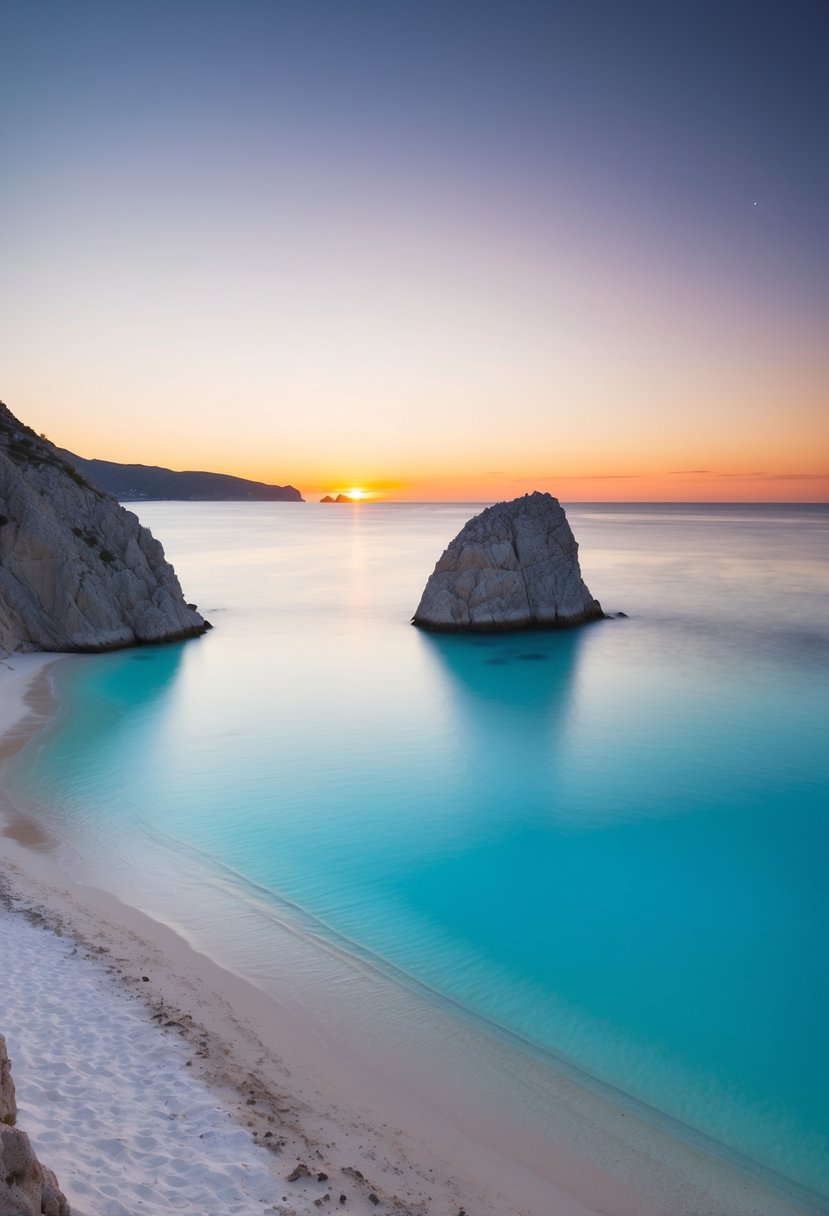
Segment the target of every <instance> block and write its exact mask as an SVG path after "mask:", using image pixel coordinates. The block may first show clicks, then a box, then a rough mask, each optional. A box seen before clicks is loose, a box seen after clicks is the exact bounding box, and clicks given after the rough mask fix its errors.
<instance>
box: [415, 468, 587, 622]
mask: <svg viewBox="0 0 829 1216" xmlns="http://www.w3.org/2000/svg"><path fill="white" fill-rule="evenodd" d="M602 616H604V613H603V612H602V609H601V605H600V604H599V602H598V600H594V599H593V597H592V596H591V594H590V592H589V591H588V589H587V587H586V586H585V584H584V582H583V581H582V577H581V570H580V568H579V559H578V545H577V544H576V540H575V538H574V536H573V533H572V531H571V530H570V525H569V524H568V522H567V518H566V516H565V514H564V508H563V507H562V506H561V504H560V503H559V501H558V499H556V498H553V496H552V495H551V494H542V493H539V492H538V491H536V492H535V493H533V494H525V495H524V497H523V498H516V499H514V500H513V501H512V502H499V503H496V504H495V506H492V507H488V508H487V509H486V510H485V511H482V512H481V514H480V515H476V516H474V517H473V518H472V519H470V520H469V522H468V523H466V524H465V525H464V527H463V528H462V529H461V531H460V532H459V533H458V535H457V536H456V537H455V539H454V540H453V541H451V542H450V544H449V546H448V548H447V549H446V550H445V551H444V553H443V554H442V556H441V557H440V559H439V561H438V563H437V565H436V566H435V569H434V573H433V574H432V575H431V576H430V578H429V581H428V582H427V584H426V588H425V590H424V592H423V596H422V598H421V601H420V604H419V605H418V608H417V611H416V612H415V615H414V617H413V623H414V624H415V625H420V626H422V627H423V628H425V629H436V630H443V631H448V632H456V631H460V630H475V631H480V632H486V631H490V632H493V631H497V630H504V629H528V628H539V627H543V628H557V627H563V626H570V625H578V624H581V623H583V622H585V621H592V620H595V619H597V618H599V617H602Z"/></svg>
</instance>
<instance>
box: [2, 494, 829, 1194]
mask: <svg viewBox="0 0 829 1216" xmlns="http://www.w3.org/2000/svg"><path fill="white" fill-rule="evenodd" d="M474 510H475V509H474V508H470V507H469V506H464V505H457V504H451V505H431V504H430V505H413V504H412V505H409V504H387V505H380V504H371V505H368V504H367V505H361V506H359V507H324V506H319V505H312V504H307V505H301V504H264V503H263V504H258V503H257V504H242V503H234V504H207V503H204V504H202V503H199V504H189V503H174V504H170V503H148V504H141V505H140V506H139V507H138V513H139V515H140V517H141V519H142V521H143V522H145V523H146V524H148V526H150V527H151V528H152V529H153V531H154V533H155V534H156V535H157V536H158V537H159V538H160V539H161V540H162V541H163V543H164V545H165V548H166V550H167V552H168V555H169V556H170V557H171V559H172V560H173V561H174V564H175V565H176V568H177V570H178V573H179V575H180V577H181V580H182V583H183V586H184V587H185V590H186V594H187V596H188V598H193V599H196V600H197V601H198V603H199V606H200V608H201V610H202V611H203V612H205V614H206V615H207V616H208V617H209V618H210V619H211V620H212V622H213V624H214V626H215V629H214V630H213V631H212V632H211V633H210V634H208V635H206V636H205V637H204V638H203V639H200V640H198V641H195V642H190V643H187V644H185V645H181V646H172V647H161V648H146V649H142V650H137V651H131V652H124V653H120V654H116V655H106V656H99V657H94V658H90V659H87V660H84V661H83V662H82V663H76V664H73V665H72V667H71V669H70V671H69V675H68V676H67V678H66V684H67V687H66V690H65V692H66V699H65V708H64V712H63V713H62V715H61V717H60V719H59V721H58V723H57V725H56V728H55V729H54V730H52V731H51V732H50V733H49V735H48V736H47V737H46V738H45V739H44V740H41V741H40V742H39V743H38V745H37V747H36V749H32V750H31V751H30V752H29V754H28V756H23V757H22V758H21V761H20V762H19V763H18V762H15V763H16V764H17V767H18V772H17V775H16V778H15V779H16V781H17V789H18V794H19V795H20V796H21V797H22V798H25V800H27V801H28V802H30V803H32V802H34V803H36V804H38V805H39V806H40V807H41V808H42V812H41V813H42V814H44V815H48V816H50V817H51V818H52V820H53V822H55V821H56V828H57V832H58V834H59V835H60V836H61V837H63V838H65V839H68V840H69V841H70V842H72V844H73V846H74V848H75V849H76V850H77V851H78V852H79V853H80V854H81V855H83V856H84V857H85V858H86V859H87V863H88V865H90V866H91V867H92V870H93V871H94V872H95V873H96V874H97V875H98V877H99V880H100V881H101V882H102V883H103V885H108V886H109V887H110V889H116V890H118V891H120V892H122V893H124V894H125V896H126V897H127V898H130V899H132V900H133V901H134V902H136V903H138V904H139V906H142V907H144V908H145V910H147V911H149V912H151V913H153V912H154V913H155V914H157V915H162V916H164V917H165V918H166V919H168V920H171V921H173V922H174V923H177V924H180V925H181V926H182V927H184V928H185V929H186V930H187V931H188V932H189V933H190V935H191V936H193V937H194V938H195V939H196V940H197V941H198V942H199V944H200V945H201V946H202V947H203V948H207V949H213V950H214V951H215V952H216V953H217V954H219V955H222V956H223V957H225V958H226V959H227V960H228V961H230V962H231V963H232V965H233V966H234V967H235V968H236V969H237V970H240V971H242V972H243V973H245V974H248V975H250V976H252V977H253V978H255V979H256V980H257V982H260V983H263V984H265V985H266V986H267V984H268V982H269V979H271V978H273V976H274V975H275V974H276V972H277V971H278V968H279V959H278V957H276V955H275V952H274V937H273V932H272V926H273V918H274V917H275V918H277V919H283V920H284V919H288V920H293V922H294V923H295V924H296V925H298V926H300V927H301V930H302V932H303V933H307V934H311V935H312V936H314V935H316V936H317V937H319V938H322V939H327V940H330V941H336V942H337V943H338V945H339V947H341V948H342V947H344V948H346V949H349V950H352V951H354V952H355V953H359V954H360V956H361V957H362V958H364V959H365V958H368V959H373V960H375V961H376V962H377V964H378V965H379V966H381V968H382V967H385V968H386V970H388V971H390V973H392V974H396V975H397V976H398V978H401V979H404V978H405V977H411V979H412V981H414V982H416V983H417V984H418V985H422V986H424V987H425V989H428V990H430V991H432V992H434V993H435V994H436V995H438V996H439V997H441V998H444V999H445V1000H448V1001H450V1002H454V1003H455V1004H456V1007H457V1008H458V1010H459V1012H460V1011H467V1012H468V1013H470V1014H472V1015H475V1016H476V1017H477V1018H479V1019H483V1020H485V1024H487V1025H489V1026H490V1027H491V1028H492V1030H493V1032H497V1031H498V1030H499V1029H500V1030H503V1031H505V1032H508V1033H509V1034H510V1035H511V1036H515V1037H514V1038H513V1039H512V1042H513V1043H514V1044H515V1043H517V1042H518V1041H523V1042H525V1043H526V1044H527V1046H528V1048H529V1049H531V1050H533V1051H535V1052H536V1053H541V1054H542V1055H543V1054H547V1055H548V1056H549V1057H550V1058H553V1057H555V1058H557V1059H562V1060H565V1061H568V1062H569V1063H572V1064H574V1065H576V1066H577V1067H578V1068H580V1069H582V1070H584V1071H585V1072H586V1073H587V1074H589V1075H590V1076H593V1077H596V1078H598V1079H599V1080H601V1081H603V1082H606V1083H608V1084H610V1085H612V1086H614V1087H617V1088H618V1089H620V1090H621V1091H623V1092H624V1093H626V1094H630V1095H632V1096H634V1097H635V1098H637V1099H639V1100H641V1101H642V1102H645V1103H647V1104H648V1105H649V1106H652V1107H653V1108H654V1109H655V1110H656V1111H659V1112H664V1113H665V1114H668V1115H670V1116H673V1117H674V1118H675V1119H678V1120H680V1121H681V1122H682V1123H684V1124H686V1125H688V1126H689V1127H691V1128H694V1129H696V1130H698V1131H701V1132H703V1133H704V1134H706V1135H707V1136H710V1137H712V1138H713V1139H715V1140H716V1141H718V1142H720V1143H721V1144H723V1145H725V1146H727V1147H728V1148H730V1149H733V1150H736V1151H737V1152H739V1153H741V1154H744V1155H745V1156H747V1157H748V1158H750V1159H751V1160H753V1161H755V1162H758V1163H760V1164H762V1165H765V1166H768V1167H770V1168H772V1169H774V1170H776V1171H778V1172H779V1173H780V1174H782V1175H784V1176H785V1177H787V1178H790V1179H793V1180H795V1181H796V1182H798V1183H800V1184H802V1185H804V1186H807V1187H809V1188H811V1189H814V1190H816V1191H818V1192H819V1193H821V1194H824V1195H829V1171H827V1161H829V1144H828V1143H827V1129H828V1128H829V1086H827V1085H826V1083H825V1073H824V1071H823V1068H824V1062H825V1060H826V1059H827V1056H829V1050H828V1049H829V1033H828V1032H827V1020H826V1018H825V1010H826V1007H827V997H828V996H829V993H827V983H826V971H825V957H826V927H827V895H826V883H825V872H826V858H827V845H828V844H829V831H827V826H826V804H827V798H826V793H827V789H829V762H828V761H827V753H829V749H827V747H826V729H825V723H826V717H825V710H826V691H827V682H826V672H827V665H828V664H827V660H828V659H829V622H827V618H826V612H825V605H826V602H827V590H829V564H827V562H826V557H827V555H828V554H827V540H829V510H827V509H826V508H822V507H777V506H762V507H746V506H728V507H712V506H700V507H685V506H676V505H672V506H667V507H664V506H662V507H660V506H652V505H648V506H642V507H638V506H630V505H624V506H608V505H598V506H592V507H591V506H583V505H582V506H576V507H572V508H570V509H569V510H568V517H569V519H570V521H571V524H572V526H573V529H574V531H575V533H576V536H577V538H578V539H579V541H580V544H581V554H582V568H583V573H584V576H585V579H586V581H587V583H588V585H589V587H590V589H591V591H592V592H593V594H594V595H596V596H597V597H598V598H599V599H600V600H601V602H602V604H603V606H604V607H605V609H606V610H608V611H616V610H620V609H623V610H624V611H625V612H626V613H628V614H629V615H628V619H624V620H622V619H620V620H610V621H603V622H598V623H596V624H594V625H591V626H588V627H585V628H582V629H580V630H575V631H568V632H561V633H548V632H538V633H530V634H520V635H519V634H514V635H500V636H496V637H488V638H487V637H472V638H464V637H437V636H434V635H427V634H424V633H421V632H419V631H417V630H415V629H413V628H412V627H411V626H410V625H409V624H408V621H409V618H410V617H411V614H412V612H413V610H414V608H415V607H416V605H417V601H418V599H419V596H420V591H421V589H422V586H423V583H424V582H425V579H426V577H427V575H428V573H429V572H430V571H431V569H432V566H433V564H434V562H435V560H436V558H437V557H438V555H439V553H440V551H441V549H442V548H443V547H444V545H445V544H446V543H447V541H448V540H449V539H450V538H451V537H452V536H453V535H454V534H455V533H456V532H457V530H458V529H459V527H460V526H461V524H462V523H463V522H464V521H465V520H466V519H467V518H468V517H469V516H470V515H471V514H473V513H474ZM259 913H261V915H259ZM516 1049H518V1048H516Z"/></svg>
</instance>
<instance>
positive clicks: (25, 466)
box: [0, 403, 209, 651]
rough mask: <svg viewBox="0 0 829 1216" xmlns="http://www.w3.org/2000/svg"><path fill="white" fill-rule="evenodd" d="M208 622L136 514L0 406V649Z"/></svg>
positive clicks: (148, 637) (167, 632)
mask: <svg viewBox="0 0 829 1216" xmlns="http://www.w3.org/2000/svg"><path fill="white" fill-rule="evenodd" d="M208 628H209V625H208V624H207V623H206V622H205V621H204V620H203V618H202V617H201V616H200V615H199V614H198V612H196V611H195V609H194V608H192V607H191V606H189V605H187V604H186V603H185V602H184V597H183V595H182V592H181V587H180V586H179V581H178V579H177V578H176V574H175V571H174V570H173V568H172V566H171V565H170V564H169V563H168V562H167V561H166V560H165V558H164V550H163V549H162V547H161V545H160V544H159V543H158V541H157V540H155V539H154V538H153V536H152V535H151V533H150V532H149V531H148V530H147V529H146V528H143V527H142V526H141V524H140V523H139V522H138V519H137V517H136V516H135V515H133V514H132V513H131V512H129V511H126V510H124V508H123V507H121V506H119V504H118V503H117V502H116V501H115V499H113V498H110V497H109V495H108V494H105V493H104V492H103V491H102V490H99V489H97V488H96V487H94V486H92V485H91V484H90V483H89V482H88V481H87V480H86V478H85V477H84V476H83V475H82V474H81V473H79V472H78V471H77V470H76V469H75V468H74V467H73V466H72V465H71V464H70V463H69V462H68V461H67V460H65V459H64V458H63V456H61V454H60V453H59V452H58V451H57V449H56V448H55V447H54V446H53V445H52V444H51V443H49V442H48V440H46V439H44V438H42V437H39V436H38V435H36V434H35V432H34V431H32V430H31V429H30V428H29V427H27V426H24V425H23V423H21V422H19V421H18V419H17V418H15V417H14V415H13V414H12V413H11V412H10V411H9V410H8V409H7V407H6V406H5V405H3V404H2V403H0V648H3V649H5V650H7V651H26V650H112V649H116V648H118V647H122V646H132V645H135V644H136V643H140V642H169V641H174V640H177V639H179V638H187V637H193V636H195V635H196V634H199V633H203V632H204V630H205V629H208Z"/></svg>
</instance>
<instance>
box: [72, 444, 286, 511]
mask: <svg viewBox="0 0 829 1216" xmlns="http://www.w3.org/2000/svg"><path fill="white" fill-rule="evenodd" d="M60 455H61V456H62V457H63V459H64V460H66V461H68V463H69V464H71V465H73V466H74V468H76V469H77V471H78V472H79V473H80V474H81V475H82V476H83V477H85V478H86V480H87V481H89V482H91V483H92V485H94V486H97V487H98V488H99V489H101V490H103V491H104V492H105V493H107V494H111V495H112V497H113V498H117V499H118V500H119V502H142V501H147V500H149V499H161V500H164V501H166V502H170V501H172V502H175V501H183V502H304V501H305V500H304V498H303V497H302V495H301V494H300V492H299V490H297V489H295V488H294V487H293V486H270V485H267V484H266V483H265V482H263V481H248V480H247V479H246V478H244V477H231V476H230V475H229V474H228V473H203V472H193V471H186V472H181V473H178V472H176V471H175V470H174V469H165V468H160V467H158V466H157V465H146V464H118V463H116V462H115V461H112V460H84V458H83V457H82V456H76V455H75V453H74V452H67V451H65V450H61V452H60Z"/></svg>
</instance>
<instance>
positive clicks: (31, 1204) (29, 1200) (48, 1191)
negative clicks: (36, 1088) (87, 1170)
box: [0, 1034, 69, 1216]
mask: <svg viewBox="0 0 829 1216" xmlns="http://www.w3.org/2000/svg"><path fill="white" fill-rule="evenodd" d="M16 1122H17V1101H16V1099H15V1093H14V1081H12V1074H11V1064H10V1062H9V1055H8V1052H7V1050H6V1040H5V1039H4V1038H3V1036H2V1034H0V1213H2V1216H69V1204H68V1203H67V1202H66V1196H65V1195H64V1193H63V1191H62V1190H61V1189H60V1187H59V1185H58V1180H57V1178H56V1177H55V1175H54V1174H53V1173H52V1171H51V1170H47V1169H45V1168H44V1167H43V1166H42V1165H41V1164H40V1162H39V1161H38V1159H37V1157H36V1156H35V1153H34V1149H33V1148H32V1146H31V1143H30V1141H29V1137H28V1136H27V1135H26V1133H25V1132H23V1131H21V1130H20V1128H18V1127H15V1124H16Z"/></svg>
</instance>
